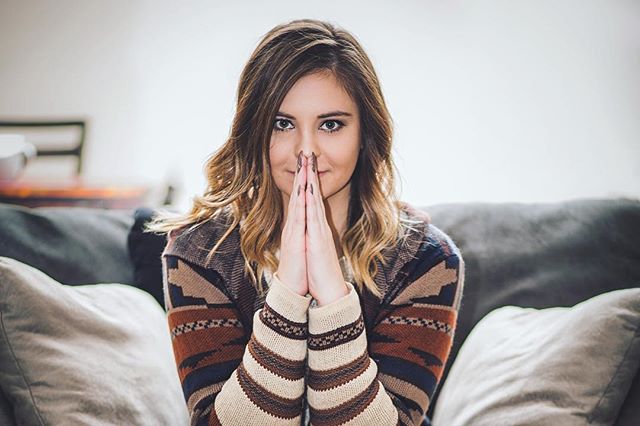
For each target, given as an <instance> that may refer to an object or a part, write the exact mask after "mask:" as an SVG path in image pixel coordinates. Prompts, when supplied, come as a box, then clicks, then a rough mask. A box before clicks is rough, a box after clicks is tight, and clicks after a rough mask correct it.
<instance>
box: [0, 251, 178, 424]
mask: <svg viewBox="0 0 640 426" xmlns="http://www.w3.org/2000/svg"><path fill="white" fill-rule="evenodd" d="M70 267H73V265H70ZM0 327H1V329H0V386H2V392H3V393H4V395H5V397H6V399H7V400H8V401H9V403H10V404H11V406H12V407H13V410H14V413H13V414H14V417H15V422H16V423H17V424H20V425H43V424H47V425H80V424H86V425H114V424H126V425H149V424H158V425H159V424H171V425H187V424H189V415H188V413H187V411H186V409H185V407H184V403H183V400H182V394H181V391H180V382H179V379H178V375H177V373H176V370H175V366H174V362H173V354H172V348H171V341H170V337H169V333H168V331H167V328H166V318H165V315H164V312H163V309H162V308H160V307H159V306H158V304H157V303H156V301H155V300H154V299H153V298H152V297H151V296H150V295H148V294H147V293H145V292H143V291H141V290H138V289H136V288H134V287H132V286H129V285H123V284H118V283H109V284H95V285H79V286H74V287H71V286H67V285H63V284H60V283H58V282H57V281H55V280H54V279H52V278H51V277H49V276H48V275H46V274H44V273H43V272H41V271H39V270H37V269H35V268H33V267H31V266H29V265H26V264H24V263H21V262H19V261H17V260H14V259H10V258H6V257H0Z"/></svg>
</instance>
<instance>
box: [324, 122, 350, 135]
mask: <svg viewBox="0 0 640 426" xmlns="http://www.w3.org/2000/svg"><path fill="white" fill-rule="evenodd" d="M322 124H323V125H325V124H327V125H328V126H327V128H326V130H327V132H329V133H333V132H337V131H338V130H340V129H342V128H343V127H344V126H345V124H344V123H343V122H342V121H340V120H327V121H325V122H324V123H322Z"/></svg>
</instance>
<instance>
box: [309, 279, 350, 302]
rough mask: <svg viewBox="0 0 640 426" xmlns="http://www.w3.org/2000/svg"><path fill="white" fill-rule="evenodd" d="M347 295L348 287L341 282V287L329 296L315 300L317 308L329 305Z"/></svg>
mask: <svg viewBox="0 0 640 426" xmlns="http://www.w3.org/2000/svg"><path fill="white" fill-rule="evenodd" d="M348 294H349V287H347V285H346V284H345V283H344V282H343V283H342V286H338V287H337V290H336V291H335V292H334V293H332V294H330V295H323V297H318V298H316V302H317V306H325V305H329V304H331V303H333V302H335V301H337V300H339V299H342V298H343V297H345V296H347V295H348Z"/></svg>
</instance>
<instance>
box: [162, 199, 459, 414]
mask: <svg viewBox="0 0 640 426" xmlns="http://www.w3.org/2000/svg"><path fill="white" fill-rule="evenodd" d="M403 205H404V206H405V207H404V209H403V214H405V215H406V216H408V217H411V218H413V219H421V220H422V223H421V225H420V226H417V229H418V231H419V232H413V231H411V233H410V236H409V238H408V239H407V240H406V241H405V242H404V243H402V244H399V245H398V246H397V247H393V248H387V249H385V250H383V252H382V254H383V256H384V257H385V259H386V260H387V265H383V264H382V263H381V262H379V261H377V263H378V273H377V274H376V276H375V277H374V281H375V282H376V284H377V285H378V288H380V289H381V291H382V293H383V295H384V297H383V298H382V299H379V298H377V297H375V296H374V295H373V294H372V293H371V292H369V291H368V290H367V289H366V288H363V290H362V292H360V291H359V290H358V289H357V287H356V286H354V285H353V284H352V282H351V281H349V279H351V274H350V268H349V267H348V265H345V263H344V262H343V260H344V259H341V264H342V266H343V274H344V275H345V282H346V284H347V286H348V287H349V293H348V294H347V295H346V296H344V297H342V298H341V299H338V300H336V301H334V302H333V303H330V304H328V305H325V306H315V304H312V301H313V300H312V298H311V296H310V295H307V296H300V295H298V294H297V293H295V292H293V291H291V290H290V289H289V288H288V287H287V286H285V285H284V284H283V283H282V282H281V281H280V279H279V278H278V276H277V274H275V275H273V276H271V275H268V277H269V278H265V281H264V282H263V284H264V285H265V286H267V287H268V291H267V293H266V297H260V296H259V295H257V294H256V291H255V289H254V287H253V286H252V284H251V282H250V281H249V279H248V278H247V277H244V272H243V265H244V258H243V256H242V254H241V252H240V249H239V232H238V227H236V228H235V229H234V230H233V231H232V233H231V234H230V235H229V236H228V237H227V239H225V241H224V242H223V243H222V244H221V246H220V250H221V253H217V254H216V255H214V256H213V257H211V259H210V260H209V261H208V262H207V261H206V260H205V257H206V255H207V253H208V250H209V249H210V248H211V247H213V245H214V244H215V242H217V240H218V238H219V237H220V236H221V235H222V233H224V232H225V230H226V229H227V227H228V225H227V222H225V221H224V220H223V219H222V218H216V219H213V220H210V221H208V222H204V223H203V224H202V225H200V226H199V227H197V228H195V229H194V230H192V231H190V232H183V231H184V229H183V228H181V229H179V230H174V231H172V232H171V233H170V234H169V238H168V243H167V246H166V247H165V250H164V252H163V254H162V262H163V278H164V291H165V301H166V302H165V303H166V310H167V319H168V325H169V329H170V332H171V338H172V344H173V350H174V355H175V360H176V365H177V369H178V373H179V377H180V381H181V384H182V389H183V393H184V397H185V401H186V404H187V407H188V410H189V412H190V413H191V419H192V425H196V424H197V425H200V424H203V425H204V424H212V425H234V424H244V425H248V424H256V425H257V424H269V425H299V424H303V425H306V424H313V425H341V424H349V425H371V424H376V425H419V424H421V422H424V423H427V422H426V421H425V420H424V418H425V413H426V411H427V408H428V406H429V402H430V400H431V398H432V396H433V394H434V392H435V389H436V387H437V386H438V383H439V381H440V378H441V377H442V372H443V370H444V367H445V363H446V361H447V358H448V356H449V352H450V349H451V345H452V342H453V337H454V331H455V327H456V322H457V314H458V310H459V308H460V303H461V298H462V293H463V287H464V261H463V259H462V256H461V253H460V251H459V249H458V248H457V246H456V245H455V243H454V242H453V241H452V240H451V238H450V237H449V236H448V235H446V234H445V233H444V232H443V231H441V230H440V229H438V228H437V227H436V226H434V225H433V224H431V223H430V222H429V218H428V216H427V215H425V214H424V213H423V212H422V211H420V210H418V209H416V208H414V207H412V206H410V205H409V204H407V203H404V204H403Z"/></svg>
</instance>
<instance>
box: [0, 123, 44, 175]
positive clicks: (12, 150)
mask: <svg viewBox="0 0 640 426" xmlns="http://www.w3.org/2000/svg"><path fill="white" fill-rule="evenodd" d="M37 152H38V150H37V148H36V147H35V146H34V145H33V144H32V143H29V142H27V141H26V140H25V137H24V135H15V134H0V180H12V179H16V178H17V177H19V176H20V175H21V174H22V172H23V170H24V168H25V166H26V165H27V162H28V161H29V159H30V158H33V157H35V156H36V154H37Z"/></svg>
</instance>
